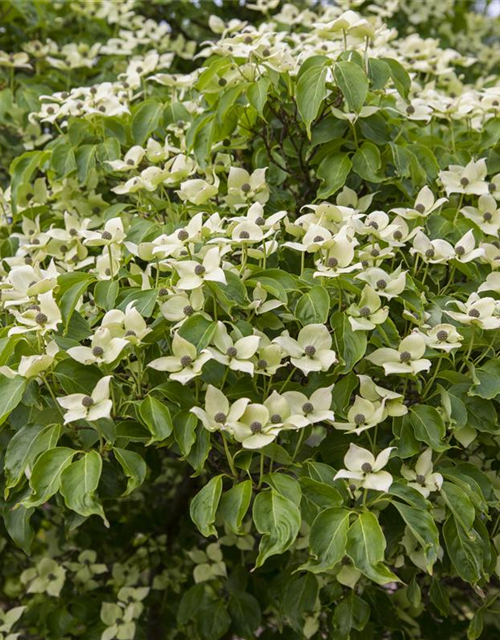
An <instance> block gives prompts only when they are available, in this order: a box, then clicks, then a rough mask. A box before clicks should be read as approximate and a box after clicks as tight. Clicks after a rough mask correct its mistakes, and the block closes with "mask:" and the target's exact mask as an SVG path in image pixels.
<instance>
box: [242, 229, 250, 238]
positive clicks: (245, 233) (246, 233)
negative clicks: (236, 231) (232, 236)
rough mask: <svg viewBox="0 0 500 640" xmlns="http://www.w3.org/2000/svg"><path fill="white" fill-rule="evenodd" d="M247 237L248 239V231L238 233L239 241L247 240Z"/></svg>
mask: <svg viewBox="0 0 500 640" xmlns="http://www.w3.org/2000/svg"><path fill="white" fill-rule="evenodd" d="M249 237H250V234H249V233H248V231H242V232H241V233H240V238H241V240H248V238H249Z"/></svg>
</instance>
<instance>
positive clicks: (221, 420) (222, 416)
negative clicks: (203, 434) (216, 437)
mask: <svg viewBox="0 0 500 640" xmlns="http://www.w3.org/2000/svg"><path fill="white" fill-rule="evenodd" d="M226 419H227V416H226V414H225V413H223V412H222V411H219V412H218V413H216V414H215V416H214V420H215V422H218V423H219V424H224V422H226Z"/></svg>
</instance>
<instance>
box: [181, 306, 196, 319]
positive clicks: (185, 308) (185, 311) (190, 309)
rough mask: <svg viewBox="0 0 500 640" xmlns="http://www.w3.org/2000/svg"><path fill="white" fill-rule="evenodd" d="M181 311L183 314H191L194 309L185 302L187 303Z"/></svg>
mask: <svg viewBox="0 0 500 640" xmlns="http://www.w3.org/2000/svg"><path fill="white" fill-rule="evenodd" d="M182 313H183V314H184V315H185V316H192V315H193V313H194V309H193V307H192V306H191V305H190V304H187V305H186V306H185V307H184V309H183V310H182Z"/></svg>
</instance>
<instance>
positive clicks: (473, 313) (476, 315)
mask: <svg viewBox="0 0 500 640" xmlns="http://www.w3.org/2000/svg"><path fill="white" fill-rule="evenodd" d="M480 315H481V314H480V313H479V311H478V310H477V309H471V310H470V311H469V316H470V317H471V318H479V316H480Z"/></svg>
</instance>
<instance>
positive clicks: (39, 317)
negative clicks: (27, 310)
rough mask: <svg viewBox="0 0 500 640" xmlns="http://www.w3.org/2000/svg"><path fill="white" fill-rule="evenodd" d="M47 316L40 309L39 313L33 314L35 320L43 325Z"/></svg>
mask: <svg viewBox="0 0 500 640" xmlns="http://www.w3.org/2000/svg"><path fill="white" fill-rule="evenodd" d="M47 321H48V318H47V316H46V315H45V314H44V313H42V312H41V311H40V312H39V313H37V314H36V316H35V322H36V323H37V324H39V325H44V324H47Z"/></svg>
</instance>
